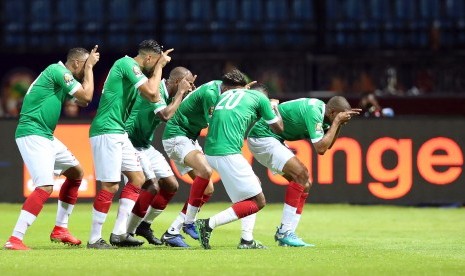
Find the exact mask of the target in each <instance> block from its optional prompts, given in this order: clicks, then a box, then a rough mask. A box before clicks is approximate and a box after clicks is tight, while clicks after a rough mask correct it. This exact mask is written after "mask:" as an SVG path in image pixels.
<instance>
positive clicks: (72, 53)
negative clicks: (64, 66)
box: [66, 47, 89, 60]
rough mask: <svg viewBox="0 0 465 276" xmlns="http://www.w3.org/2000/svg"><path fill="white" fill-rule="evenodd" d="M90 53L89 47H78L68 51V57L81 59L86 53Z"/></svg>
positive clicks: (69, 58) (68, 58)
mask: <svg viewBox="0 0 465 276" xmlns="http://www.w3.org/2000/svg"><path fill="white" fill-rule="evenodd" d="M87 54H89V51H87V49H84V48H81V47H77V48H72V49H70V50H69V51H68V55H67V57H66V59H67V60H72V59H79V58H81V57H82V56H84V55H87Z"/></svg>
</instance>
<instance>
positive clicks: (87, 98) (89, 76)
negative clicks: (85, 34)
mask: <svg viewBox="0 0 465 276" xmlns="http://www.w3.org/2000/svg"><path fill="white" fill-rule="evenodd" d="M97 50H98V45H95V47H94V49H92V51H90V54H89V58H87V60H86V63H85V65H84V80H83V81H82V85H81V87H80V88H79V89H78V90H77V91H76V92H75V93H74V94H73V97H74V98H75V99H76V100H75V101H76V103H77V104H78V105H79V106H82V107H86V106H87V105H89V103H90V102H91V101H92V98H93V97H94V72H93V68H94V66H95V64H96V63H97V62H98V61H99V59H100V53H98V52H97Z"/></svg>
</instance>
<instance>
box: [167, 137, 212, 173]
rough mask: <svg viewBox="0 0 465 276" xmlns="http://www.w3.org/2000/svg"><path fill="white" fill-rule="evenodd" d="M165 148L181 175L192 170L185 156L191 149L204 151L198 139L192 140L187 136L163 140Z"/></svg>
mask: <svg viewBox="0 0 465 276" xmlns="http://www.w3.org/2000/svg"><path fill="white" fill-rule="evenodd" d="M162 142H163V148H164V149H165V152H166V154H167V155H168V157H169V158H170V159H171V160H173V161H174V164H175V165H176V168H177V169H178V171H179V173H180V174H181V175H185V174H186V173H188V172H190V171H192V168H191V167H189V166H187V165H185V163H184V158H186V155H187V154H189V153H190V152H191V151H194V150H198V151H200V152H202V153H203V151H202V147H201V146H200V145H199V142H198V141H197V140H195V141H194V140H191V139H189V138H187V137H185V136H176V137H173V138H170V139H166V140H163V141H162Z"/></svg>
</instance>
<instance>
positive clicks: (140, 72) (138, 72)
mask: <svg viewBox="0 0 465 276" xmlns="http://www.w3.org/2000/svg"><path fill="white" fill-rule="evenodd" d="M132 71H133V72H134V74H135V75H136V77H140V76H142V71H141V70H140V67H139V66H137V65H134V67H132Z"/></svg>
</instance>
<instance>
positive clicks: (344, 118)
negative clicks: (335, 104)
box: [335, 108, 362, 125]
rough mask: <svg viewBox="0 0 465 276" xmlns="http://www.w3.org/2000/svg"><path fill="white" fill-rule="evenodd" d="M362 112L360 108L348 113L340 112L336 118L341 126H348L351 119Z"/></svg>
mask: <svg viewBox="0 0 465 276" xmlns="http://www.w3.org/2000/svg"><path fill="white" fill-rule="evenodd" d="M361 111H362V110H361V109H359V108H353V109H351V110H348V111H343V112H339V113H338V114H337V116H336V119H335V120H337V121H338V122H339V124H341V125H344V124H346V123H347V122H348V121H349V120H350V119H352V117H353V116H356V115H359V114H360V112H361Z"/></svg>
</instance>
